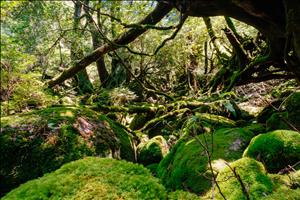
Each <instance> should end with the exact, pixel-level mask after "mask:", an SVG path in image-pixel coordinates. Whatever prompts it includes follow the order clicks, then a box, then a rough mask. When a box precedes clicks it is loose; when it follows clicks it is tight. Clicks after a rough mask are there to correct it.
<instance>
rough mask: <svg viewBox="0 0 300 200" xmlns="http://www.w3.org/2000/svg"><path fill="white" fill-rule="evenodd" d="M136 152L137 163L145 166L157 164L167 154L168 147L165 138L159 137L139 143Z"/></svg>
mask: <svg viewBox="0 0 300 200" xmlns="http://www.w3.org/2000/svg"><path fill="white" fill-rule="evenodd" d="M137 152H138V162H139V163H142V164H143V165H145V166H147V165H150V164H154V163H159V162H160V161H161V160H162V159H163V158H164V156H165V155H166V154H167V153H168V152H169V147H168V144H167V141H166V140H165V138H164V137H162V136H160V135H159V136H155V137H153V138H151V139H150V140H146V141H143V142H141V143H140V144H139V145H138V146H137Z"/></svg>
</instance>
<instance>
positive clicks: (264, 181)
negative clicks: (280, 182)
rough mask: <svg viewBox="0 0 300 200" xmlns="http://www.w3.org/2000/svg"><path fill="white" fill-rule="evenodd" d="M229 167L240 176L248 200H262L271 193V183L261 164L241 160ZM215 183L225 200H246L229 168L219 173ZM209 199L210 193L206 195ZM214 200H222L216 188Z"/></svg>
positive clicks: (245, 159)
mask: <svg viewBox="0 0 300 200" xmlns="http://www.w3.org/2000/svg"><path fill="white" fill-rule="evenodd" d="M230 166H231V168H232V169H235V171H236V173H237V174H238V175H239V176H240V179H241V180H242V182H243V184H244V185H245V187H246V188H247V191H248V194H249V196H250V199H262V197H264V196H266V195H268V194H271V193H272V191H273V183H272V181H271V179H270V178H269V177H268V176H267V174H266V171H265V169H264V166H263V165H262V164H261V163H259V162H257V161H255V160H254V159H250V158H242V159H239V160H237V161H235V162H232V163H230ZM217 181H218V183H219V186H220V189H221V191H222V193H223V195H224V196H225V197H226V199H232V200H243V199H246V195H245V193H244V192H243V190H242V187H241V184H240V182H239V181H238V179H237V178H236V177H235V175H234V174H233V172H232V170H231V169H230V168H229V167H225V168H224V169H223V170H222V171H220V173H219V175H218V177H217ZM210 197H211V191H210V192H208V193H207V195H206V198H210ZM215 199H223V197H222V196H221V195H220V193H219V191H218V190H217V189H216V188H215Z"/></svg>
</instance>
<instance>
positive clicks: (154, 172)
mask: <svg viewBox="0 0 300 200" xmlns="http://www.w3.org/2000/svg"><path fill="white" fill-rule="evenodd" d="M157 167H158V163H153V164H150V165H147V166H146V168H147V169H149V170H150V171H151V173H152V175H153V176H156V175H157V172H156V171H157Z"/></svg>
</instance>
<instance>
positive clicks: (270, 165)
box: [243, 130, 300, 172]
mask: <svg viewBox="0 0 300 200" xmlns="http://www.w3.org/2000/svg"><path fill="white" fill-rule="evenodd" d="M243 156H244V157H251V158H255V159H257V160H259V161H261V162H262V163H264V165H265V167H266V169H267V170H268V171H269V172H278V171H279V170H281V169H283V168H285V167H287V166H288V165H293V164H295V163H296V162H297V161H299V160H300V134H299V133H298V132H295V131H288V130H277V131H272V132H269V133H266V134H260V135H258V136H256V137H254V138H253V139H252V140H251V143H250V144H249V146H248V148H247V149H246V150H245V152H244V154H243Z"/></svg>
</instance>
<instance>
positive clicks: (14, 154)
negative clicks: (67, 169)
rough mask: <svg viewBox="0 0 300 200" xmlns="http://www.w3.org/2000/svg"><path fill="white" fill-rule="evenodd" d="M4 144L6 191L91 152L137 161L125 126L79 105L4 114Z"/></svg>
mask: <svg viewBox="0 0 300 200" xmlns="http://www.w3.org/2000/svg"><path fill="white" fill-rule="evenodd" d="M0 144H1V145H0V154H1V155H2V156H1V158H0V175H1V177H2V178H1V179H2V181H1V183H2V184H1V187H0V191H1V193H3V192H7V191H8V190H9V189H12V188H13V187H16V186H17V185H19V184H20V183H23V182H25V181H27V180H30V179H33V178H36V177H39V176H41V175H43V174H45V173H48V172H51V171H53V170H55V169H57V168H59V167H60V166H61V165H62V164H64V163H67V162H70V161H72V160H76V159H79V158H82V157H85V156H91V155H95V156H102V157H114V158H118V159H120V158H123V159H127V160H131V161H133V160H134V152H133V147H132V143H131V137H130V136H129V134H128V133H127V132H126V131H125V130H124V129H123V128H122V127H120V126H119V125H118V124H116V123H115V122H113V121H112V120H110V119H108V118H107V117H105V116H100V117H99V115H98V114H97V113H95V112H94V111H91V110H89V109H83V108H79V107H54V108H47V109H44V110H40V111H34V112H31V113H25V114H21V115H16V116H10V117H2V118H1V135H0Z"/></svg>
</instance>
